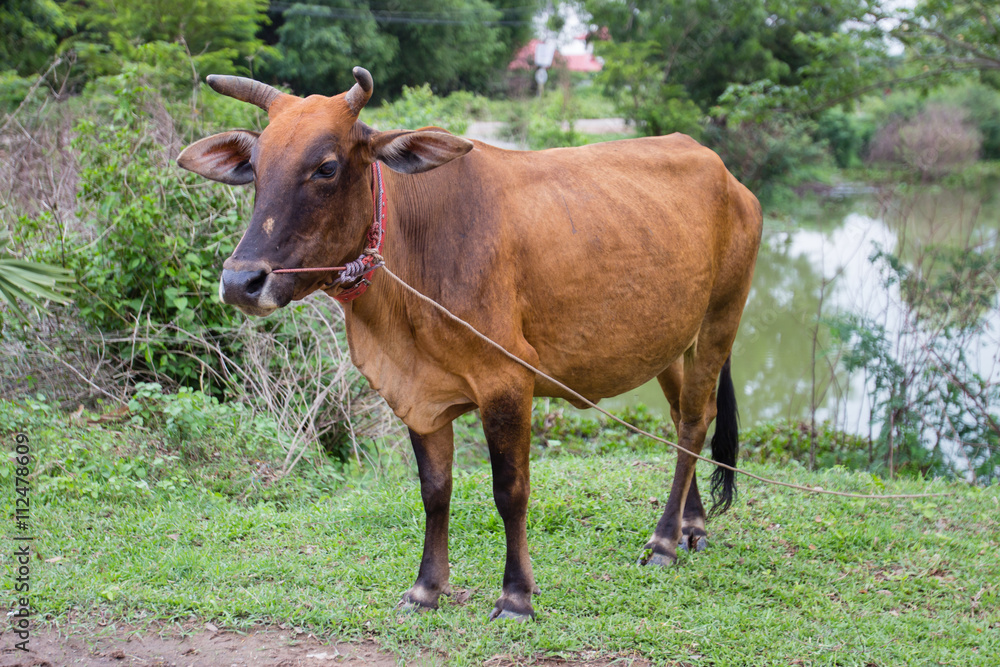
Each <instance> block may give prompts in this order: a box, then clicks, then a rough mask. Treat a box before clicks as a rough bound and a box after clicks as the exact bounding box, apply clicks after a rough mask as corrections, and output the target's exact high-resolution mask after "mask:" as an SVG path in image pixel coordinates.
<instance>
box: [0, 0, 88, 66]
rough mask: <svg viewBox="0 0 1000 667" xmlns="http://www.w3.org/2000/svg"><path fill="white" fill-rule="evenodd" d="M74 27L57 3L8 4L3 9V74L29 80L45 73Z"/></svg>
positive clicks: (26, 0)
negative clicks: (50, 60)
mask: <svg viewBox="0 0 1000 667" xmlns="http://www.w3.org/2000/svg"><path fill="white" fill-rule="evenodd" d="M72 27H73V21H72V20H71V19H70V18H69V17H67V16H66V14H65V13H64V12H63V10H62V8H61V7H60V6H59V5H58V4H56V3H55V2H54V1H53V0H7V1H6V2H4V3H3V5H2V6H0V72H2V71H3V70H14V71H15V72H16V73H17V74H18V75H20V76H29V75H31V74H34V73H36V72H40V71H41V70H44V69H45V65H46V61H48V59H49V58H51V57H52V55H53V54H54V53H55V51H56V47H57V46H58V45H59V40H60V38H61V37H63V36H65V35H66V34H68V32H69V31H70V30H71V29H72Z"/></svg>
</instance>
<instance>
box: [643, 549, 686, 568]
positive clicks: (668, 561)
mask: <svg viewBox="0 0 1000 667" xmlns="http://www.w3.org/2000/svg"><path fill="white" fill-rule="evenodd" d="M676 562H677V558H676V557H674V556H671V555H670V554H661V553H656V552H655V551H654V552H653V553H651V554H649V556H647V557H645V558H640V559H639V565H646V566H650V565H659V566H660V567H670V566H671V565H673V564H674V563H676Z"/></svg>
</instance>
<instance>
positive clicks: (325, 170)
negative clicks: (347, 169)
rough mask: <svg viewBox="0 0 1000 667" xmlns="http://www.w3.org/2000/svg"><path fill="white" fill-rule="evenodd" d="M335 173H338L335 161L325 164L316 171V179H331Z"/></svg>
mask: <svg viewBox="0 0 1000 667" xmlns="http://www.w3.org/2000/svg"><path fill="white" fill-rule="evenodd" d="M335 173H337V163H336V162H335V161H334V160H330V161H329V162H324V163H323V164H321V165H320V166H319V169H317V170H316V173H315V175H314V178H330V177H331V176H333V175H334V174H335Z"/></svg>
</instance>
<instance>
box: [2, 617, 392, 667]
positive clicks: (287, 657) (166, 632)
mask: <svg viewBox="0 0 1000 667" xmlns="http://www.w3.org/2000/svg"><path fill="white" fill-rule="evenodd" d="M17 641H20V640H19V639H17V638H16V637H15V635H13V634H12V633H10V632H9V631H6V632H4V633H2V634H0V667H62V666H63V665H74V666H76V665H82V666H87V667H90V666H101V667H105V666H110V665H114V666H116V667H139V666H142V667H147V666H148V667H153V666H156V667H174V666H176V667H188V666H189V665H190V666H191V667H231V666H232V667H237V666H238V667H250V666H256V665H261V666H263V665H268V666H274V667H305V666H308V667H325V666H326V665H369V666H373V665H374V666H376V667H383V666H384V667H390V666H395V665H396V664H398V663H397V660H396V658H395V656H393V655H392V654H390V653H386V652H384V651H380V650H379V649H378V648H377V647H376V646H375V644H373V643H371V642H365V643H358V644H353V643H337V642H332V643H331V642H325V641H322V640H321V639H319V638H317V637H315V636H314V635H311V634H298V633H296V632H295V631H294V630H279V629H264V628H261V629H257V630H250V631H248V632H247V633H246V634H240V633H236V632H226V631H213V630H212V629H208V628H205V627H204V626H201V627H190V628H178V627H177V626H169V627H163V628H159V629H156V628H145V629H143V630H141V631H140V630H137V629H134V628H128V627H121V626H117V627H112V626H108V627H104V628H96V629H94V630H92V631H90V632H85V631H77V630H73V631H68V632H67V631H61V630H58V629H50V628H35V629H33V630H32V632H31V639H30V640H29V643H28V647H29V649H30V650H29V651H28V652H27V653H25V652H24V651H19V650H16V649H15V648H14V643H15V642H17Z"/></svg>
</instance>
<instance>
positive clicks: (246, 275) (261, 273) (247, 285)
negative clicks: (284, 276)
mask: <svg viewBox="0 0 1000 667" xmlns="http://www.w3.org/2000/svg"><path fill="white" fill-rule="evenodd" d="M268 273H269V272H268V271H267V270H265V269H256V270H253V271H230V270H229V269H223V270H222V289H221V292H222V295H221V296H222V300H223V301H224V302H225V303H229V304H232V305H234V306H240V305H247V304H256V303H257V301H258V300H259V299H260V296H261V294H263V292H264V286H265V285H266V284H267V274H268Z"/></svg>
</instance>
